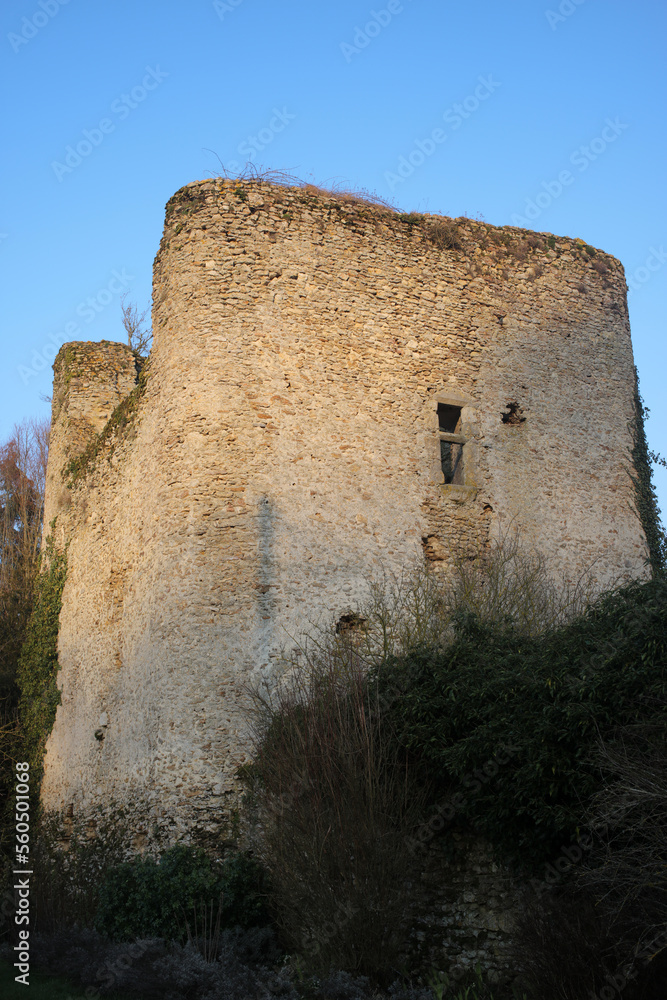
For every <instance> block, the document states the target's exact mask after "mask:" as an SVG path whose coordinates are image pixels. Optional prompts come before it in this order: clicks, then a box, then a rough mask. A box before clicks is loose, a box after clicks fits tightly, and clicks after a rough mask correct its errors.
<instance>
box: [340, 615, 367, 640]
mask: <svg viewBox="0 0 667 1000" xmlns="http://www.w3.org/2000/svg"><path fill="white" fill-rule="evenodd" d="M365 625H366V619H365V618H364V617H363V616H362V615H359V614H357V612H356V611H346V613H345V614H344V615H341V616H340V618H339V619H338V621H337V622H336V634H337V635H340V634H341V633H342V632H361V631H363V629H364V627H365Z"/></svg>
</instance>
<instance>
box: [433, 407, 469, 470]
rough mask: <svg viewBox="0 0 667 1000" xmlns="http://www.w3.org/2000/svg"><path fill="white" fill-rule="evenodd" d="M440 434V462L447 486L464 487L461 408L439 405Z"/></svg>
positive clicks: (463, 439)
mask: <svg viewBox="0 0 667 1000" xmlns="http://www.w3.org/2000/svg"><path fill="white" fill-rule="evenodd" d="M438 434H439V436H440V462H441V464H442V474H443V476H444V477H445V483H446V484H449V483H451V484H453V485H456V486H463V484H464V464H463V446H464V445H465V440H466V439H465V437H464V436H463V434H461V407H460V406H451V405H450V404H449V403H438Z"/></svg>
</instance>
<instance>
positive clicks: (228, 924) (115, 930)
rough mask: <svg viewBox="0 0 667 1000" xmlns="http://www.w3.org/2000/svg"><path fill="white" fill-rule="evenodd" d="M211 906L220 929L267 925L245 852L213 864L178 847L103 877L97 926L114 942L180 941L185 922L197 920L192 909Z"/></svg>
mask: <svg viewBox="0 0 667 1000" xmlns="http://www.w3.org/2000/svg"><path fill="white" fill-rule="evenodd" d="M210 906H213V917H214V920H215V919H217V916H218V907H219V915H220V926H221V927H222V928H233V927H237V926H240V927H254V926H257V925H260V924H262V923H266V922H268V918H267V916H266V913H265V910H264V904H263V897H262V878H261V872H260V870H259V868H258V866H257V865H256V863H255V862H254V861H253V860H252V858H251V857H249V856H248V855H247V854H234V855H230V856H229V857H228V858H226V859H225V860H224V861H223V862H215V861H213V860H212V859H211V858H210V857H209V856H208V855H207V854H206V853H205V852H204V851H203V850H201V849H200V848H194V847H185V846H183V845H177V846H176V847H172V848H171V849H170V850H168V851H166V852H165V854H163V855H162V856H161V857H160V858H159V860H157V861H156V860H154V859H153V858H135V859H134V860H132V861H128V862H125V863H124V864H121V865H117V866H115V867H113V868H111V869H110V870H109V871H108V872H107V873H106V877H105V880H104V883H103V885H102V887H101V890H100V901H99V908H98V914H97V926H98V928H99V929H100V930H101V931H102V932H103V933H104V934H106V935H108V936H109V937H110V938H112V939H114V940H118V941H130V940H133V939H135V938H146V937H160V938H165V939H167V940H174V941H178V940H182V939H183V937H184V934H185V925H186V921H188V922H193V921H196V919H197V918H196V916H195V910H196V908H199V910H200V913H201V908H202V907H210ZM200 919H201V918H200Z"/></svg>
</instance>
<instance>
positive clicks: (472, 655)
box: [374, 577, 667, 867]
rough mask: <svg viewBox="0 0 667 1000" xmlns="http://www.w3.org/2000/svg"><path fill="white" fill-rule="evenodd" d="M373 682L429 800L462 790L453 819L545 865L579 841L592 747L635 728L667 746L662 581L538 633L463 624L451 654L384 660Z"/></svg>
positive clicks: (665, 585)
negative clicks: (655, 734)
mask: <svg viewBox="0 0 667 1000" xmlns="http://www.w3.org/2000/svg"><path fill="white" fill-rule="evenodd" d="M374 683H376V684H377V685H378V686H379V689H380V692H381V694H383V695H384V696H385V701H386V703H387V705H388V708H387V711H388V712H389V714H390V715H391V718H392V721H393V728H394V729H395V731H396V732H398V733H399V734H400V739H401V741H402V743H403V745H404V746H405V747H407V748H408V750H409V751H410V753H411V755H412V757H413V759H414V760H415V761H416V762H418V763H419V764H420V765H421V767H422V770H423V773H427V774H428V777H429V780H430V781H435V782H436V783H437V788H438V796H439V800H443V799H445V800H446V799H447V798H448V796H454V795H456V793H459V794H458V797H457V798H456V800H455V805H456V818H455V820H453V821H455V822H459V823H464V824H466V825H469V826H472V827H474V828H475V829H477V830H478V831H479V832H481V833H483V834H484V835H485V836H486V837H487V838H488V839H489V841H490V842H491V843H492V844H493V845H494V846H496V847H499V848H501V849H502V850H503V851H504V852H505V853H506V855H509V856H511V857H512V858H513V859H515V860H516V861H519V862H520V863H522V864H524V865H526V866H529V867H535V866H541V865H543V864H544V863H545V862H546V861H549V860H550V859H551V858H552V857H554V856H555V854H557V853H558V851H559V850H560V849H561V847H562V846H563V845H568V844H570V843H571V842H573V841H575V840H576V839H577V838H578V836H579V835H580V833H581V832H582V828H583V827H584V825H585V818H584V817H585V808H586V806H587V804H588V803H589V802H590V800H591V798H592V796H593V795H594V794H595V793H596V791H597V790H598V789H599V786H600V783H601V772H600V768H599V765H598V764H597V763H596V760H595V754H594V751H595V748H596V747H597V745H598V742H599V739H600V738H602V739H609V738H611V737H613V735H614V733H615V732H616V731H617V730H618V729H619V727H623V726H628V725H629V724H631V723H635V722H637V721H638V720H639V719H643V720H647V721H649V720H650V721H652V723H653V724H654V725H656V726H657V727H658V729H659V730H660V731H661V732H662V733H663V734H665V735H667V580H666V579H665V578H664V577H657V578H655V579H654V580H652V581H650V582H648V583H643V584H640V583H634V584H632V585H630V586H628V587H626V588H625V589H623V590H620V591H618V592H616V593H613V594H611V595H608V596H606V597H603V598H602V599H600V600H599V601H598V602H597V603H595V604H594V605H593V606H592V607H591V608H590V609H589V610H588V611H587V612H586V613H585V614H584V615H582V616H579V617H577V618H576V619H574V620H573V621H572V622H570V623H569V624H567V625H565V626H563V627H560V628H558V629H555V630H551V631H547V632H545V633H543V634H541V635H533V636H530V635H521V634H518V633H517V632H516V630H515V629H513V628H512V627H511V626H503V624H502V623H499V622H497V621H496V622H492V623H489V622H484V621H483V620H481V619H480V618H479V617H477V616H476V615H465V614H461V615H460V616H459V617H458V619H457V621H456V623H455V635H454V638H453V640H452V642H451V644H450V645H448V646H446V647H445V648H444V649H440V650H437V649H436V650H433V649H432V648H426V647H421V648H416V649H414V650H413V651H412V652H410V653H408V654H406V655H403V656H401V657H394V658H393V659H391V660H389V661H388V662H387V663H386V664H384V665H383V666H382V667H381V668H380V669H379V670H377V671H376V672H375V675H374ZM397 690H399V691H400V692H401V693H400V697H395V696H394V697H392V692H395V691H397ZM498 761H502V763H498Z"/></svg>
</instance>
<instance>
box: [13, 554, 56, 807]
mask: <svg viewBox="0 0 667 1000" xmlns="http://www.w3.org/2000/svg"><path fill="white" fill-rule="evenodd" d="M45 562H46V567H45V568H44V569H43V571H42V572H41V573H40V575H39V576H38V578H37V582H36V585H35V599H34V606H33V611H32V615H31V617H30V621H29V623H28V628H27V633H26V639H25V642H24V644H23V649H22V650H21V658H20V660H19V669H18V678H17V679H18V686H19V690H20V701H19V719H20V724H21V743H22V746H21V754H22V757H23V759H24V760H27V761H28V762H29V763H30V769H31V776H32V782H31V793H32V795H34V796H37V795H38V793H39V781H40V779H41V775H42V769H43V758H44V747H45V745H46V740H47V737H48V736H49V733H50V732H51V729H52V728H53V723H54V721H55V717H56V709H57V707H58V705H59V703H60V691H59V690H58V686H57V684H56V675H57V672H58V648H57V647H58V619H59V617H60V608H61V604H62V593H63V587H64V586H65V578H66V576H67V555H66V554H65V553H63V552H57V551H56V550H55V548H54V546H53V543H52V540H51V539H49V541H48V542H47V545H46V552H45Z"/></svg>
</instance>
